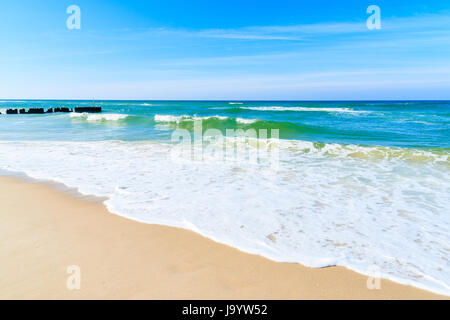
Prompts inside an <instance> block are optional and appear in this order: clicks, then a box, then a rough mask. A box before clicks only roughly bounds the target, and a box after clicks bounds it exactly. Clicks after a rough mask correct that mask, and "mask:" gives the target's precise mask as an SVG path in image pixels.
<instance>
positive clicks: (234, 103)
mask: <svg viewBox="0 0 450 320" xmlns="http://www.w3.org/2000/svg"><path fill="white" fill-rule="evenodd" d="M228 104H244V103H242V102H228Z"/></svg>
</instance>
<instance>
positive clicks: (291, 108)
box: [241, 106, 368, 113]
mask: <svg viewBox="0 0 450 320" xmlns="http://www.w3.org/2000/svg"><path fill="white" fill-rule="evenodd" d="M241 109H247V110H254V111H301V112H303V111H316V112H346V113H365V112H368V111H358V110H353V109H350V108H312V107H311V108H310V107H280V106H270V107H241Z"/></svg>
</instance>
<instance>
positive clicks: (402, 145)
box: [0, 100, 450, 295]
mask: <svg viewBox="0 0 450 320" xmlns="http://www.w3.org/2000/svg"><path fill="white" fill-rule="evenodd" d="M92 104H93V102H92V101H7V100H4V101H1V102H0V112H1V113H2V114H1V115H0V169H1V170H6V171H10V172H22V173H26V174H27V175H29V176H31V177H34V178H38V179H51V180H55V181H58V182H62V183H64V184H66V185H67V186H70V187H76V188H78V189H79V190H80V192H82V193H85V194H94V195H99V196H105V197H107V198H108V200H107V201H105V205H106V206H107V207H108V209H109V210H110V211H111V212H113V213H115V214H119V215H122V216H124V217H127V218H130V219H134V220H138V221H142V222H147V223H157V224H164V225H171V226H177V227H182V228H186V229H190V230H194V231H196V232H198V233H200V234H203V235H205V236H207V237H209V238H212V239H214V240H216V241H219V242H222V243H226V244H228V245H231V246H234V247H237V248H239V249H241V250H243V251H246V252H250V253H255V254H260V255H263V256H265V257H268V258H270V259H273V260H276V261H289V262H299V263H302V264H305V265H309V266H312V267H323V266H329V265H342V266H346V267H348V268H351V269H353V270H356V271H358V272H361V273H364V274H370V275H374V276H380V277H384V278H389V279H392V280H394V281H398V282H401V283H406V284H411V285H414V286H417V287H421V288H425V289H428V290H432V291H435V292H439V293H443V294H447V295H448V294H450V236H449V230H450V209H449V208H450V161H449V160H450V159H449V157H450V130H449V129H450V102H444V101H401V102H400V101H396V102H389V101H383V102H354V101H353V102H345V101H342V102H292V101H290V102H283V101H270V102H267V101H260V102H258V101H96V102H95V104H96V105H98V106H102V108H103V111H104V112H103V113H101V114H74V113H71V114H62V113H58V114H45V115H5V114H4V113H5V109H7V108H40V107H42V108H55V107H70V108H73V107H75V106H91V105H92ZM199 121H201V125H202V129H203V132H206V130H207V129H216V130H219V131H220V132H222V133H224V134H226V132H227V129H244V130H249V129H256V132H257V133H260V132H261V131H260V130H264V129H268V132H269V138H274V136H273V135H272V136H271V135H270V134H271V133H273V132H274V130H278V131H279V137H280V140H279V141H278V140H276V139H269V140H266V139H264V137H262V136H258V138H259V140H257V141H259V142H258V143H260V142H263V143H262V144H258V145H255V144H254V143H253V142H252V141H253V140H252V139H247V138H244V139H241V140H230V139H225V140H224V141H225V144H224V145H225V149H227V148H230V146H231V148H232V149H233V154H234V155H244V156H243V157H234V158H231V159H230V158H225V159H224V158H222V157H215V156H212V155H213V153H211V154H210V153H208V152H209V151H208V152H206V151H205V150H203V151H202V153H201V154H202V155H203V156H201V157H200V158H199V157H192V154H188V156H180V154H179V153H176V152H178V151H177V150H178V149H177V148H178V146H177V144H176V143H174V142H172V134H173V133H174V132H175V130H176V129H183V130H185V132H188V133H189V134H192V136H194V135H195V130H194V128H195V123H198V122H199ZM271 130H272V131H271ZM230 141H231V142H230ZM219 142H220V141H219V140H218V141H215V142H214V143H212V142H209V143H210V145H212V146H216V147H217V146H218V145H219ZM197 147H198V146H196V145H193V146H191V151H192V150H197V149H196V148H197ZM269 147H270V148H269ZM253 149H256V150H257V151H258V155H260V154H264V155H265V156H268V157H267V158H261V159H257V161H251V159H250V157H248V152H249V150H253ZM268 149H270V152H269V153H268V154H267V153H264V152H266V151H267V150H268ZM215 150H216V151H217V150H219V149H217V148H216V149H215ZM227 150H228V149H227ZM271 152H272V153H271ZM174 155H175V156H174ZM197 155H198V153H197ZM267 159H269V160H270V161H268V162H267V161H265V160H267ZM273 160H276V161H275V162H276V166H273V165H272V164H273V163H274V161H273ZM268 163H269V165H268Z"/></svg>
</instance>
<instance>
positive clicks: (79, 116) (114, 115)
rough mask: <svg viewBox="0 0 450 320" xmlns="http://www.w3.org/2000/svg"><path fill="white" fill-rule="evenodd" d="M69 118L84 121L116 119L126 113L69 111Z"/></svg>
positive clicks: (125, 115)
mask: <svg viewBox="0 0 450 320" xmlns="http://www.w3.org/2000/svg"><path fill="white" fill-rule="evenodd" d="M70 117H71V118H77V119H83V120H86V121H118V120H122V119H125V118H127V117H128V115H127V114H119V113H102V114H89V113H75V112H74V113H70Z"/></svg>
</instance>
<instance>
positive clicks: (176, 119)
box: [154, 114, 258, 124]
mask: <svg viewBox="0 0 450 320" xmlns="http://www.w3.org/2000/svg"><path fill="white" fill-rule="evenodd" d="M154 119H155V121H156V122H166V123H180V122H181V121H195V120H208V119H219V120H228V119H230V118H229V117H225V116H204V117H199V116H188V115H184V116H172V115H159V114H157V115H155V117H154ZM256 121H258V120H257V119H244V118H236V122H237V123H242V124H252V123H255V122H256Z"/></svg>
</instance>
